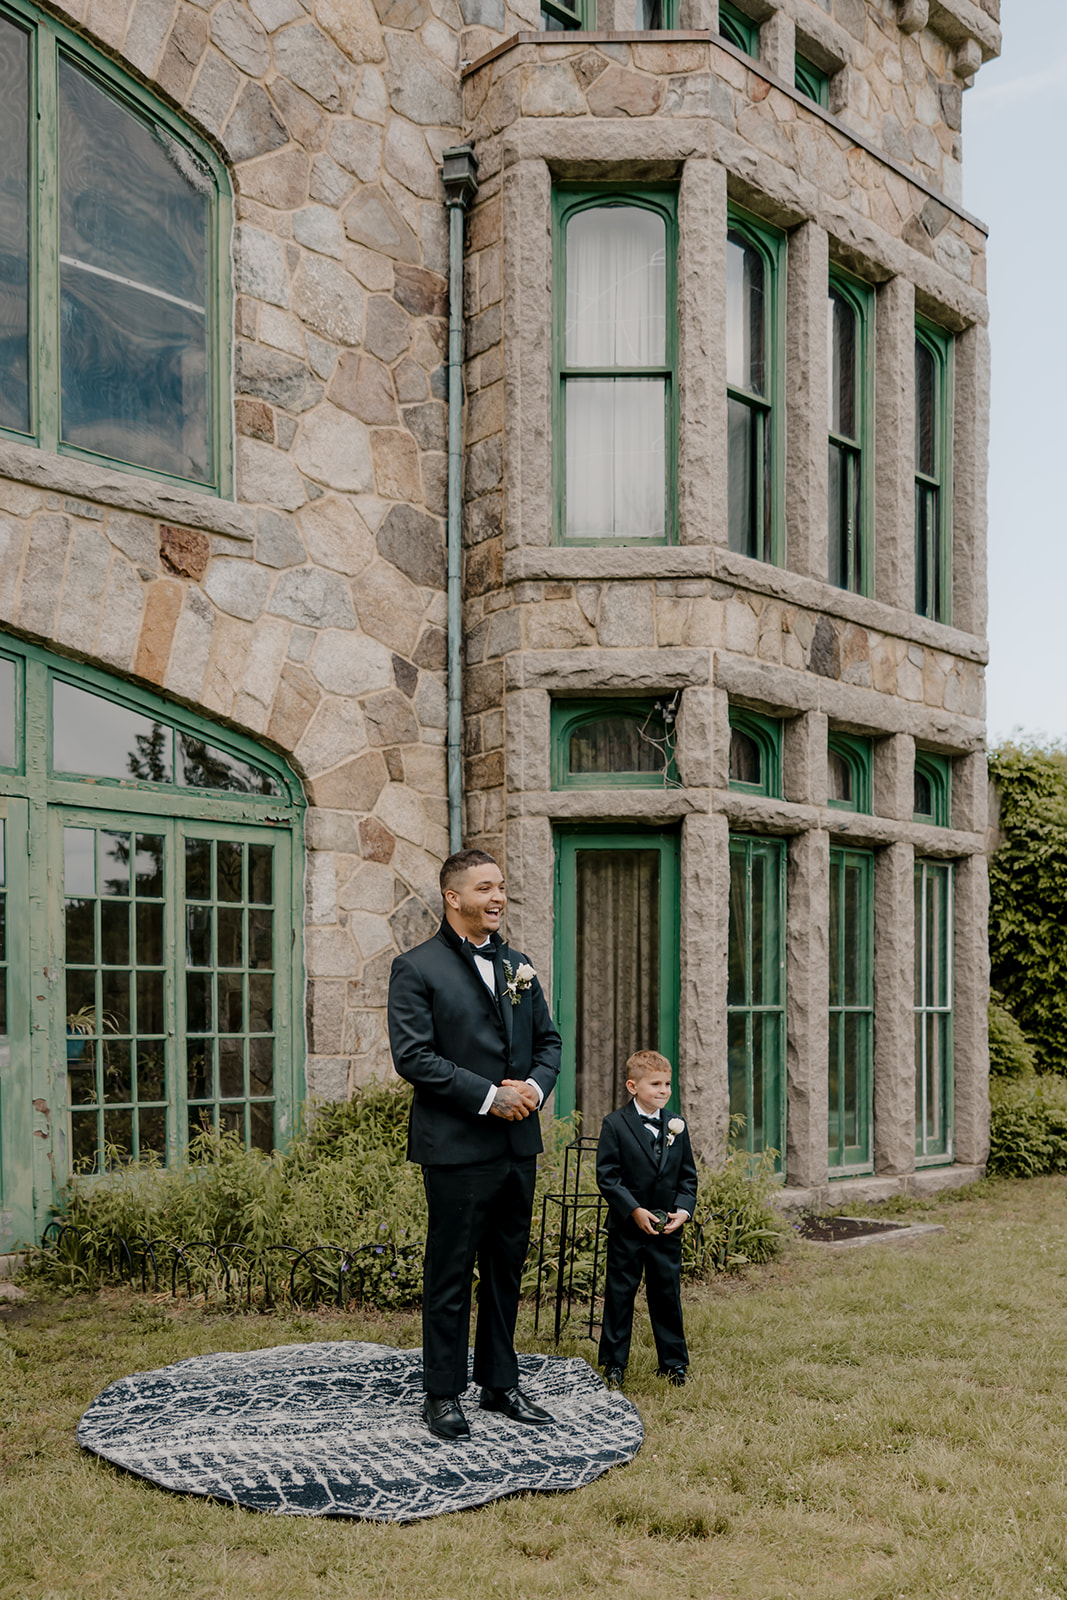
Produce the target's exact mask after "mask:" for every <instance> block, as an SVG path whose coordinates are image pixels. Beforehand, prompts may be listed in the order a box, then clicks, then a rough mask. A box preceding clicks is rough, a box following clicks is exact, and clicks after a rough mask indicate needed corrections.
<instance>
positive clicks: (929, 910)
mask: <svg viewBox="0 0 1067 1600" xmlns="http://www.w3.org/2000/svg"><path fill="white" fill-rule="evenodd" d="M952 890H953V872H952V862H951V861H927V860H925V859H918V860H916V862H915V1165H916V1166H917V1167H926V1166H945V1165H947V1164H948V1163H950V1162H951V1161H952V1139H953V1113H954V1088H955V1085H954V1078H955V1074H954V1071H953V1067H954V1059H953V1056H954V1052H953V1016H952V1011H953V992H952V991H953V982H952V965H953V962H952V955H953V951H952V940H953V931H954V930H953V898H952Z"/></svg>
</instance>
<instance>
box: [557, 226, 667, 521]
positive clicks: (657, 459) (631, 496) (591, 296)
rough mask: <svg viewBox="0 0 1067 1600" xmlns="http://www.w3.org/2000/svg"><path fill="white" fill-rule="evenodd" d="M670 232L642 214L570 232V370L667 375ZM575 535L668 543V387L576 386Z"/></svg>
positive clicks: (642, 383)
mask: <svg viewBox="0 0 1067 1600" xmlns="http://www.w3.org/2000/svg"><path fill="white" fill-rule="evenodd" d="M665 356H666V227H665V224H664V221H663V218H662V217H661V216H659V215H658V214H656V213H655V212H652V211H646V210H644V209H643V208H641V207H638V206H627V205H618V206H598V207H596V208H595V209H593V210H589V211H580V212H578V213H577V215H576V216H574V217H572V218H571V220H570V223H569V224H568V227H567V326H566V365H567V366H568V367H572V368H573V367H586V368H590V367H592V368H601V369H603V368H608V369H610V368H612V367H616V368H617V367H630V368H633V367H662V366H663V365H664V362H665ZM564 398H565V405H566V413H567V486H566V487H567V534H568V536H570V537H572V538H635V539H639V538H662V537H663V535H664V530H665V522H666V517H665V503H666V495H665V487H664V485H665V454H664V405H665V398H666V396H665V386H664V380H663V379H662V378H661V377H656V378H651V377H650V378H643V377H640V376H633V377H617V378H611V377H607V376H605V377H603V378H569V379H567V380H566V389H565V397H564Z"/></svg>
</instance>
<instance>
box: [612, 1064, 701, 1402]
mask: <svg viewBox="0 0 1067 1600" xmlns="http://www.w3.org/2000/svg"><path fill="white" fill-rule="evenodd" d="M626 1088H627V1091H628V1092H629V1093H630V1094H631V1095H632V1096H633V1099H632V1100H631V1101H630V1103H629V1105H626V1106H623V1107H622V1109H621V1110H619V1111H612V1112H611V1113H610V1114H609V1115H608V1116H606V1117H605V1118H604V1122H603V1125H602V1127H601V1129H600V1139H599V1142H598V1144H597V1152H596V1181H597V1186H598V1188H599V1189H600V1192H601V1194H602V1195H603V1196H604V1198H605V1200H607V1202H608V1248H607V1264H606V1269H605V1283H604V1320H603V1322H602V1324H601V1332H600V1352H599V1360H600V1365H601V1366H602V1367H603V1368H604V1380H605V1382H606V1383H607V1385H608V1388H609V1389H618V1388H621V1387H622V1383H623V1378H624V1377H625V1374H626V1363H627V1360H628V1359H629V1355H630V1337H631V1333H632V1330H633V1320H634V1301H635V1300H636V1298H637V1289H638V1285H639V1284H640V1282H641V1273H642V1271H644V1276H645V1294H646V1295H647V1297H648V1314H649V1318H650V1320H651V1322H652V1336H653V1338H654V1339H655V1341H656V1354H657V1355H658V1357H659V1370H660V1376H661V1377H664V1378H667V1379H669V1380H670V1382H671V1383H674V1384H684V1383H685V1380H686V1372H687V1370H688V1366H689V1351H688V1349H687V1347H686V1342H685V1329H684V1327H683V1325H682V1294H681V1278H682V1233H681V1230H682V1228H683V1227H684V1226H685V1224H686V1223H687V1222H688V1221H689V1218H690V1217H691V1216H692V1215H693V1212H694V1211H695V1210H696V1203H697V1169H696V1162H695V1161H694V1160H693V1151H692V1147H691V1145H690V1143H689V1130H688V1129H687V1128H686V1125H685V1123H684V1122H683V1120H682V1118H681V1117H672V1118H670V1119H668V1118H667V1117H666V1116H665V1115H664V1108H665V1107H666V1104H667V1101H668V1100H669V1099H670V1094H671V1064H670V1062H669V1061H668V1060H667V1057H666V1056H663V1055H660V1053H659V1051H658V1050H638V1051H637V1052H636V1054H634V1055H632V1056H631V1057H630V1059H629V1061H627V1063H626Z"/></svg>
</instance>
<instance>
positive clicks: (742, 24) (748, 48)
mask: <svg viewBox="0 0 1067 1600" xmlns="http://www.w3.org/2000/svg"><path fill="white" fill-rule="evenodd" d="M719 33H720V35H721V37H722V38H724V39H728V40H729V41H730V43H731V44H732V45H734V46H735V47H736V48H737V49H738V50H743V51H744V53H745V55H746V56H751V57H752V59H753V61H757V60H758V59H759V23H758V22H753V20H752V18H751V17H749V16H746V15H745V13H744V12H743V11H742V10H741V8H740V7H739V6H735V5H731V3H730V0H719Z"/></svg>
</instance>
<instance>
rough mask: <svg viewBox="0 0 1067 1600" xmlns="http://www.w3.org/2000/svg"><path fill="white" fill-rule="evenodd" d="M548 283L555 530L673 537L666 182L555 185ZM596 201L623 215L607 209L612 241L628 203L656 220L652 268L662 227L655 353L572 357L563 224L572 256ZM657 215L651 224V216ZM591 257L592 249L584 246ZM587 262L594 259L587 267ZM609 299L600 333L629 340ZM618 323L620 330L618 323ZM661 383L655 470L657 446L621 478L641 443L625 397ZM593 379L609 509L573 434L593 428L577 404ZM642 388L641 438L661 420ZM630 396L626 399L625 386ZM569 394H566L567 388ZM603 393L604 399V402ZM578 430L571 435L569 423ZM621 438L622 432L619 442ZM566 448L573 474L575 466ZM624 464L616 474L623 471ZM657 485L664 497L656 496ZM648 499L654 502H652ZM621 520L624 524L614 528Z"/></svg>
mask: <svg viewBox="0 0 1067 1600" xmlns="http://www.w3.org/2000/svg"><path fill="white" fill-rule="evenodd" d="M552 210H553V229H552V232H553V283H552V302H553V317H552V348H553V383H552V477H553V485H554V494H553V504H554V536H555V539H556V542H557V543H559V544H573V545H597V546H600V545H628V544H672V543H673V542H674V540H675V537H676V522H677V499H678V442H677V441H678V426H679V420H678V274H677V262H678V196H677V191H676V190H675V189H673V188H653V187H647V188H639V189H638V188H633V187H629V186H625V185H621V184H603V185H598V186H597V187H596V188H594V189H590V188H588V187H574V186H571V185H566V184H559V185H557V186H556V188H555V189H554V190H553V208H552ZM597 211H615V212H618V213H620V216H619V217H618V218H616V219H613V225H614V226H616V227H617V228H618V229H619V237H618V239H617V240H616V241H615V244H616V248H618V249H619V250H621V249H622V248H623V239H624V237H625V235H624V233H623V231H622V226H621V223H622V221H623V220H624V219H623V218H622V213H625V212H626V211H630V212H632V213H634V214H635V215H639V216H641V217H642V218H647V219H655V221H654V222H642V223H641V224H639V225H638V226H639V228H640V227H644V228H645V229H646V232H647V234H648V242H649V247H650V250H651V252H652V253H651V254H650V255H649V257H648V261H649V263H650V270H655V267H656V260H655V258H656V256H657V255H658V251H659V247H658V246H657V245H656V244H655V242H654V241H655V239H656V237H657V233H658V228H661V229H662V252H663V256H662V274H663V286H662V302H663V317H664V324H663V330H662V334H661V335H656V334H653V335H652V341H651V342H652V343H653V345H654V346H657V353H658V354H660V355H661V357H662V359H661V360H649V361H647V362H636V361H633V362H629V363H628V362H626V361H620V360H616V361H614V362H607V361H605V362H600V363H596V364H592V363H583V362H579V361H575V362H573V363H572V362H570V361H569V359H568V357H569V354H570V353H571V352H570V351H569V348H568V347H569V345H570V344H571V335H572V333H573V336H574V342H575V343H577V342H579V340H580V338H581V329H582V327H583V326H584V325H585V324H583V322H582V321H581V319H579V318H578V317H577V316H573V317H572V316H571V315H570V314H569V305H570V297H571V296H572V295H574V296H575V297H577V294H578V292H579V291H578V287H577V285H578V281H579V280H578V273H577V267H576V268H575V269H574V270H572V269H571V268H570V266H569V255H570V229H571V227H572V225H575V226H576V233H575V242H576V262H577V260H578V256H579V254H580V252H581V245H580V243H579V242H578V241H579V238H580V231H581V230H582V227H583V219H584V218H585V217H586V216H588V214H589V213H592V212H597ZM657 225H658V226H657ZM604 254H605V256H608V257H609V258H610V252H609V251H605V252H604ZM589 259H590V261H594V259H595V258H594V257H593V256H592V254H590V258H589ZM590 270H592V268H590ZM625 280H626V274H625V273H623V272H621V271H620V272H617V274H616V279H615V283H614V284H613V285H612V289H613V291H614V292H615V294H616V301H617V300H618V299H621V293H620V292H619V286H621V285H622V284H623V283H624V282H625ZM603 300H604V302H608V301H609V296H608V295H607V294H605V295H604V296H603ZM614 309H615V303H614V302H612V303H611V304H610V305H609V310H608V312H607V313H606V314H605V316H604V318H603V327H604V329H606V330H607V332H606V334H605V342H613V343H614V345H615V347H616V352H617V346H618V345H619V344H620V343H622V344H624V343H625V342H626V334H625V330H624V328H623V325H622V322H621V318H620V319H618V322H617V321H616V319H615V317H614ZM651 321H652V322H658V317H656V316H655V315H653V317H652V319H651ZM617 330H618V331H617ZM605 385H610V396H608V395H606V394H605V393H604V386H605ZM647 385H659V386H661V387H662V394H663V404H662V445H661V446H659V453H660V455H661V457H662V478H660V476H659V473H658V472H657V471H655V455H654V454H653V462H652V470H650V471H649V472H648V474H647V476H646V478H645V479H644V481H643V483H642V482H641V481H640V480H639V479H638V478H637V477H636V469H635V476H634V477H632V478H631V479H630V480H629V481H627V480H626V478H625V469H626V464H627V462H628V461H631V460H632V461H636V460H637V459H639V455H640V453H639V452H638V451H637V450H636V448H635V444H634V443H633V442H628V436H627V431H626V421H627V420H629V421H631V422H632V421H633V416H631V417H630V418H629V419H627V418H626V417H625V414H624V408H625V406H626V404H627V403H630V404H631V405H633V404H637V405H638V406H639V405H640V399H641V395H642V392H643V390H644V386H647ZM590 386H596V387H598V388H599V389H600V391H601V399H602V405H601V408H600V411H599V420H600V423H601V425H602V426H603V427H604V432H605V434H606V436H607V437H608V438H609V440H610V443H609V444H608V446H607V448H605V449H603V450H602V451H601V461H602V465H601V468H600V475H601V477H603V476H604V474H605V472H606V474H607V477H608V478H609V479H610V484H611V492H610V496H609V497H608V498H610V502H611V504H610V509H609V508H608V507H602V505H601V503H600V502H595V503H594V504H593V505H592V510H590V505H589V488H590V484H591V482H592V472H591V463H590V453H589V447H588V443H586V444H584V445H583V444H580V443H579V437H578V430H580V429H581V428H582V427H583V419H585V426H587V427H589V428H590V429H592V428H594V422H593V421H592V420H591V419H593V417H594V413H593V412H592V411H591V410H590V409H589V408H588V407H587V408H585V409H584V410H583V409H580V408H579V405H578V395H579V393H585V394H590V393H591V392H592V391H591V389H590ZM647 392H648V397H649V398H650V399H651V400H652V405H651V408H649V407H647V406H646V407H645V408H644V410H643V411H642V413H641V414H642V416H643V417H644V418H645V419H646V420H647V424H648V425H647V427H646V428H644V429H640V430H638V437H640V438H641V439H642V440H648V439H650V440H651V441H652V444H653V447H654V449H655V446H656V444H657V441H658V438H659V434H658V429H659V426H660V412H659V407H658V406H657V405H656V404H655V397H654V392H653V391H652V390H648V391H647ZM616 394H617V395H618V400H619V405H620V408H621V409H620V410H619V411H618V412H616V411H615V409H614V407H615V400H616ZM624 395H625V396H627V397H628V401H627V399H624V398H623V396H624ZM572 397H573V398H572ZM604 402H606V404H604ZM572 429H573V430H574V431H575V439H574V441H573V443H572V440H571V438H570V433H569V430H572ZM592 436H593V434H592V433H589V434H582V436H581V437H582V439H583V440H587V441H588V440H589V439H590V438H591V437H592ZM620 439H621V442H618V441H619V440H620ZM572 455H573V476H572V459H571V458H572ZM620 474H622V476H620ZM579 486H581V487H582V488H583V491H584V492H583V494H582V496H579V495H578V494H577V493H576V490H577V488H578V487H579ZM635 486H637V487H638V488H644V487H646V486H647V487H649V488H650V490H651V500H650V502H649V506H648V512H647V515H646V516H645V518H644V520H643V521H640V520H639V521H638V524H637V525H635V526H631V527H629V528H622V523H623V522H624V521H625V520H626V518H627V516H635V517H636V516H637V515H638V513H637V512H636V511H635V509H634V508H635V507H638V506H639V505H640V496H639V495H638V494H637V493H635V492H634V490H635ZM660 494H661V495H662V498H661V499H660V498H659V497H660ZM652 501H655V502H656V504H657V505H658V507H659V509H658V510H657V509H656V508H655V506H653V505H652V503H651V502H652ZM597 516H602V517H603V518H604V520H603V522H602V524H601V527H600V528H599V529H596V530H594V529H592V528H591V527H590V526H589V525H588V524H589V522H590V520H591V518H595V517H597ZM620 529H621V531H620Z"/></svg>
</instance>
